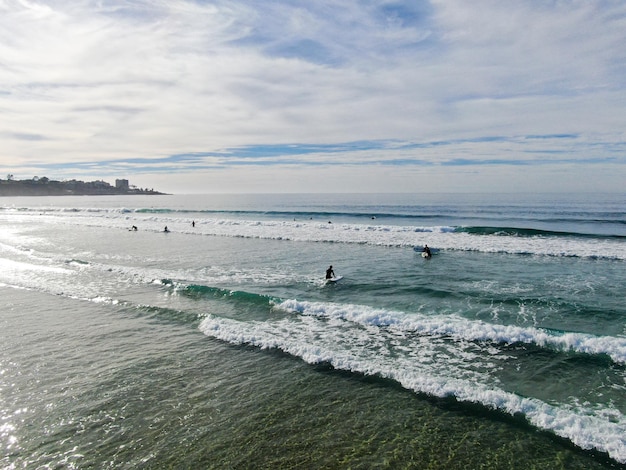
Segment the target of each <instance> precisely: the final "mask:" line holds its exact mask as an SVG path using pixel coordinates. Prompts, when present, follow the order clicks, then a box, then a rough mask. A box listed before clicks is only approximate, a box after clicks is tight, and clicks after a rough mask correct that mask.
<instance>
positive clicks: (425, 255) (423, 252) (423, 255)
mask: <svg viewBox="0 0 626 470" xmlns="http://www.w3.org/2000/svg"><path fill="white" fill-rule="evenodd" d="M422 258H432V255H429V254H428V253H426V252H425V251H422Z"/></svg>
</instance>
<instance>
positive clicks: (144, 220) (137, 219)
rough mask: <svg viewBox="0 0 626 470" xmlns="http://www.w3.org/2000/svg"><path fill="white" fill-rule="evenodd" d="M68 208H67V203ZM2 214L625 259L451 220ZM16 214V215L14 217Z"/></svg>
mask: <svg viewBox="0 0 626 470" xmlns="http://www.w3.org/2000/svg"><path fill="white" fill-rule="evenodd" d="M66 210H67V209H66ZM4 217H6V218H17V217H19V218H28V217H30V218H33V217H36V221H37V223H38V224H41V223H46V222H51V223H58V218H59V217H62V218H64V219H65V220H64V222H66V223H69V222H71V223H75V224H80V225H90V226H101V227H106V228H107V229H109V230H110V229H112V228H116V227H117V228H119V229H128V227H130V226H131V225H137V226H139V227H140V229H141V230H142V231H152V232H161V231H162V230H163V227H164V226H166V225H167V226H168V228H169V230H170V231H171V232H174V233H176V232H178V233H186V234H193V235H212V236H221V237H237V238H262V239H272V240H288V241H306V242H325V243H354V244H369V245H377V246H390V247H414V246H423V245H424V243H428V245H429V246H431V247H437V248H439V249H442V250H460V251H478V252H485V253H510V254H533V255H545V256H564V257H591V258H597V257H600V258H608V259H616V260H626V243H624V242H623V241H621V240H617V239H608V238H607V239H593V238H579V237H578V238H577V237H541V236H534V237H515V236H498V235H474V234H469V233H465V232H456V231H455V227H451V226H399V225H373V224H342V223H335V224H328V223H321V222H316V221H306V222H299V221H285V220H245V219H224V218H203V219H201V220H196V225H195V227H194V228H193V229H192V228H191V225H190V224H191V218H190V217H188V216H183V217H181V216H180V214H179V213H175V212H174V213H156V214H155V213H144V212H136V211H135V212H131V211H129V210H128V209H125V208H122V209H97V208H96V209H80V210H79V209H72V210H69V211H67V212H66V211H60V210H58V209H57V210H51V211H49V212H44V213H43V214H41V213H40V209H38V212H36V213H35V212H26V213H24V212H17V213H14V212H5V213H4ZM15 220H17V219H15Z"/></svg>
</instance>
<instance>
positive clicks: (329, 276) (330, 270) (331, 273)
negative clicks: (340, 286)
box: [326, 264, 335, 279]
mask: <svg viewBox="0 0 626 470" xmlns="http://www.w3.org/2000/svg"><path fill="white" fill-rule="evenodd" d="M333 277H335V271H333V265H332V264H331V265H330V267H329V268H328V269H327V270H326V279H332V278H333Z"/></svg>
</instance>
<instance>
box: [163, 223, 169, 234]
mask: <svg viewBox="0 0 626 470" xmlns="http://www.w3.org/2000/svg"><path fill="white" fill-rule="evenodd" d="M163 231H164V232H165V233H167V232H169V229H168V228H167V225H166V226H165V228H164V229H163Z"/></svg>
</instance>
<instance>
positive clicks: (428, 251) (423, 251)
mask: <svg viewBox="0 0 626 470" xmlns="http://www.w3.org/2000/svg"><path fill="white" fill-rule="evenodd" d="M422 253H426V258H430V257H431V256H432V255H433V254H432V253H431V252H430V248H428V245H424V249H423V250H422Z"/></svg>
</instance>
